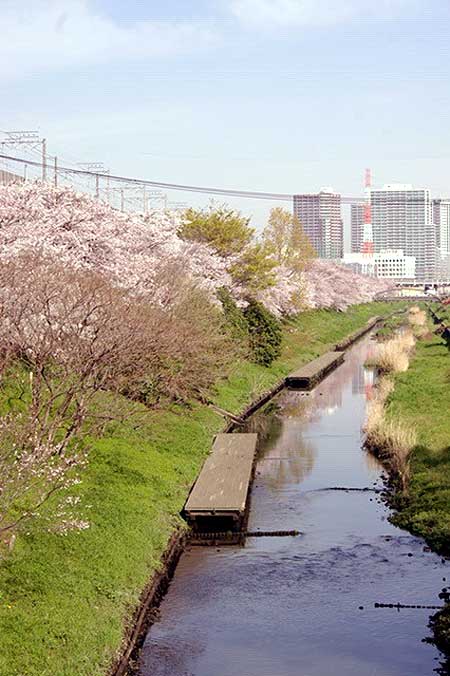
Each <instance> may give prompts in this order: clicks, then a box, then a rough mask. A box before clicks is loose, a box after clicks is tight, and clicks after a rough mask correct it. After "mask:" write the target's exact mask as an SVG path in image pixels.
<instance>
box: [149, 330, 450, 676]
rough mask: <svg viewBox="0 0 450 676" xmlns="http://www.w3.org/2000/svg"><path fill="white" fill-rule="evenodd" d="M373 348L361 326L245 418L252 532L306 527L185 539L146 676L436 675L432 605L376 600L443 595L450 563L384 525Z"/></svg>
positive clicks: (430, 599)
mask: <svg viewBox="0 0 450 676" xmlns="http://www.w3.org/2000/svg"><path fill="white" fill-rule="evenodd" d="M371 349H373V342H372V339H371V338H370V337H367V338H365V339H364V340H362V341H360V342H359V343H357V344H356V345H355V346H354V347H353V348H352V349H350V350H349V351H348V352H347V354H346V360H345V363H344V364H343V365H342V366H340V367H339V368H338V369H337V370H336V371H334V372H333V373H332V374H330V375H329V376H328V377H327V378H326V379H325V380H324V381H323V382H322V383H321V384H320V385H319V386H318V387H317V388H316V389H315V390H314V391H312V392H311V393H308V394H305V393H300V392H293V391H287V390H284V391H283V392H281V393H280V394H279V395H278V396H277V397H276V398H275V399H274V400H273V401H272V402H271V403H270V404H269V405H268V406H266V408H265V409H264V410H263V411H261V412H260V413H258V414H256V415H255V416H253V418H252V419H251V421H249V423H248V429H249V431H253V430H255V431H258V432H259V433H260V440H261V441H260V448H259V455H258V461H257V467H256V477H255V483H254V486H253V490H252V499H251V510H250V518H249V530H252V531H254V530H258V529H260V530H278V529H280V530H288V529H297V530H300V531H301V532H302V535H300V536H298V537H280V538H269V537H262V538H249V539H248V540H247V543H246V545H245V547H230V546H222V547H192V548H190V549H188V550H187V551H186V552H185V554H184V555H183V556H182V558H181V560H180V563H179V565H178V567H177V570H176V573H175V576H174V579H173V581H172V583H171V586H170V588H169V591H168V594H167V595H166V597H165V598H164V600H163V602H162V604H161V608H160V618H159V621H158V622H157V623H156V624H154V625H153V626H152V627H151V629H150V631H149V633H148V635H147V637H146V640H145V644H144V647H143V650H142V653H141V657H140V666H139V675H140V676H331V675H332V676H432V674H433V673H434V670H435V669H436V667H437V666H438V653H437V651H436V649H435V648H434V647H433V646H430V645H428V644H426V643H424V642H423V638H424V637H425V636H427V635H428V634H429V630H428V629H427V623H428V619H429V616H430V613H432V612H433V611H430V610H426V609H401V610H396V609H392V608H376V607H375V606H374V604H375V603H397V602H400V603H402V604H408V605H417V604H420V605H437V604H439V603H440V602H439V599H438V598H437V596H438V593H439V592H440V591H441V589H442V587H444V586H445V577H446V572H447V564H446V563H445V562H444V561H442V560H441V558H440V557H439V556H437V555H435V554H433V553H431V552H429V551H427V549H426V548H425V547H424V543H423V541H422V540H420V539H418V538H415V537H413V536H411V535H410V534H408V533H407V532H405V531H401V530H399V529H398V528H396V527H394V526H392V525H391V524H390V523H389V521H388V518H387V517H388V510H387V508H386V506H385V505H384V504H383V503H382V501H381V499H380V496H379V493H378V492H377V491H376V490H373V489H379V488H381V487H382V485H383V483H382V474H383V470H382V468H381V466H380V465H379V464H378V462H377V461H376V460H374V459H373V458H372V457H371V456H369V455H368V454H367V453H366V452H365V451H364V450H362V448H361V438H362V432H361V429H362V426H363V424H364V418H365V409H366V405H367V401H368V399H369V398H370V396H371V392H372V388H373V382H374V374H373V371H372V370H371V369H367V368H365V367H364V362H365V360H366V357H367V354H368V352H369V351H370V350H371ZM335 488H347V489H348V488H357V489H360V488H369V489H371V490H370V491H347V490H334V489H335Z"/></svg>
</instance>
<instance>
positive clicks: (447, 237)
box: [433, 199, 450, 254]
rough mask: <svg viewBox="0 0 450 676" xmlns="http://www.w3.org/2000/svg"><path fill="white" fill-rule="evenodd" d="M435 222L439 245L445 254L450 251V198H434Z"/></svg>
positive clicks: (437, 243)
mask: <svg viewBox="0 0 450 676" xmlns="http://www.w3.org/2000/svg"><path fill="white" fill-rule="evenodd" d="M433 223H434V225H435V226H436V245H437V247H438V248H439V249H440V250H441V252H442V253H443V254H448V253H450V199H434V200H433Z"/></svg>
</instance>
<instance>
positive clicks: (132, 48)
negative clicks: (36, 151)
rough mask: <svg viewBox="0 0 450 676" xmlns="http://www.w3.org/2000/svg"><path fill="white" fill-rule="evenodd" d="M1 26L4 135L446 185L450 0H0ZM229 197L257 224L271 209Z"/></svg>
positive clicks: (315, 183)
mask: <svg viewBox="0 0 450 676" xmlns="http://www.w3.org/2000/svg"><path fill="white" fill-rule="evenodd" d="M0 25H1V27H2V39H1V40H0V102H1V105H0V130H3V131H5V130H11V129H39V131H40V132H41V134H42V135H43V136H45V137H46V138H47V141H48V149H49V152H51V153H52V154H57V155H58V156H61V157H63V158H69V159H70V160H71V161H74V160H77V161H80V162H83V161H84V162H88V161H101V162H103V163H104V164H105V166H107V167H109V168H110V169H111V171H112V173H117V174H121V175H129V176H135V177H141V178H146V179H150V180H158V181H167V182H175V183H184V184H196V185H206V186H220V187H224V188H233V189H234V188H239V189H249V190H261V191H270V192H283V193H285V192H286V193H294V192H312V191H316V190H319V189H320V188H321V187H324V186H332V187H333V188H334V189H335V190H337V191H339V192H342V194H345V195H359V194H361V192H362V181H363V172H364V169H365V167H371V168H372V172H373V176H374V184H375V185H381V184H384V183H389V182H402V183H413V184H415V185H417V186H425V187H430V188H431V189H432V191H433V194H436V195H440V194H443V195H446V196H449V195H450V119H449V111H450V41H449V28H450V3H449V2H448V0H377V1H376V2H375V1H374V0H370V1H369V0H339V2H338V1H336V0H194V1H191V2H186V0H184V1H181V0H165V2H156V1H155V0H127V2H123V0H21V2H17V0H0ZM176 199H178V200H186V201H189V202H192V201H194V202H195V203H199V204H200V203H204V202H205V199H206V198H205V197H198V198H196V197H192V196H190V195H186V194H184V193H182V194H179V195H178V196H177V197H176ZM230 204H232V205H233V206H236V207H237V208H241V209H242V210H243V211H244V212H245V213H247V214H248V215H252V216H253V223H254V225H255V226H260V225H261V224H263V222H264V221H265V219H266V218H267V210H268V208H269V206H273V205H272V204H270V205H267V204H261V203H259V202H257V203H256V202H251V201H249V200H236V199H234V200H231V201H230ZM347 234H348V233H347Z"/></svg>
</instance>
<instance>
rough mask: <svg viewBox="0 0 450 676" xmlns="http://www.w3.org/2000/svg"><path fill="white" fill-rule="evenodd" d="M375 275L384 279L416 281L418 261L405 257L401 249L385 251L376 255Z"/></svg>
mask: <svg viewBox="0 0 450 676" xmlns="http://www.w3.org/2000/svg"><path fill="white" fill-rule="evenodd" d="M374 257H375V275H376V277H381V278H382V279H398V280H399V281H414V279H415V277H416V259H415V258H414V256H405V255H404V253H403V251H402V250H401V249H385V250H384V251H379V252H378V253H376V254H375V256H374Z"/></svg>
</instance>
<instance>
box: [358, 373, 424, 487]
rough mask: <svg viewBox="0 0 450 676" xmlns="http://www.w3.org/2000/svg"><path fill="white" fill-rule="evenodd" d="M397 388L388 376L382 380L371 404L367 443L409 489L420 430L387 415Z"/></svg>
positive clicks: (368, 415) (366, 429)
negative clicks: (412, 453) (387, 405)
mask: <svg viewBox="0 0 450 676" xmlns="http://www.w3.org/2000/svg"><path fill="white" fill-rule="evenodd" d="M393 388H394V383H393V382H392V381H391V380H390V379H389V378H387V377H384V378H382V379H381V380H380V382H379V384H378V387H377V388H376V394H375V397H374V398H373V399H372V401H371V402H370V403H369V406H368V408H367V420H366V424H365V426H364V431H365V433H366V447H367V448H368V450H369V451H371V452H372V453H373V454H374V455H376V456H377V457H379V458H380V459H381V460H382V461H383V462H384V463H385V464H386V465H387V467H388V469H389V471H390V473H391V474H392V475H393V476H394V477H395V479H396V480H397V481H398V483H399V485H400V487H401V490H402V491H406V490H407V488H408V483H409V479H410V474H411V469H410V457H411V452H412V449H413V448H414V446H415V445H416V443H417V437H416V431H415V430H414V429H413V428H411V427H410V426H409V427H407V426H406V425H405V424H403V423H402V422H400V421H399V420H392V419H390V420H388V419H387V418H386V400H387V398H388V397H389V395H390V393H391V392H392V390H393Z"/></svg>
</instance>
